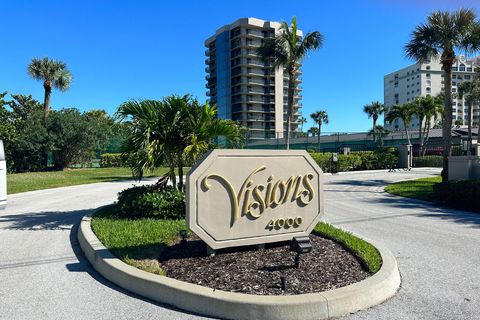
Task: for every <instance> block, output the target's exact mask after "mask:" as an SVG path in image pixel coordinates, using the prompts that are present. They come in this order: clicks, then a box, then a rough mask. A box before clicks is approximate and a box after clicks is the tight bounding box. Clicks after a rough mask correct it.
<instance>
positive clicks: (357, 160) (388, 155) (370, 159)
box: [310, 148, 398, 173]
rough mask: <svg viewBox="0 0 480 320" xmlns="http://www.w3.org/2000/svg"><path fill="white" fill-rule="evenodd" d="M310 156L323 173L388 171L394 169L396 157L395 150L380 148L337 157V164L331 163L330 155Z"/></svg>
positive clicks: (316, 154)
mask: <svg viewBox="0 0 480 320" xmlns="http://www.w3.org/2000/svg"><path fill="white" fill-rule="evenodd" d="M310 156H311V157H312V158H313V160H315V162H316V163H317V164H318V165H319V166H320V168H322V170H323V171H324V172H334V173H335V172H341V171H355V170H375V169H390V168H393V167H395V165H396V163H397V161H398V155H397V154H396V149H395V148H381V149H378V150H377V151H360V152H354V153H350V154H349V155H343V154H339V155H338V162H332V161H331V159H332V154H331V153H318V152H312V153H310Z"/></svg>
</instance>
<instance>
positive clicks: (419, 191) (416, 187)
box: [385, 176, 442, 201]
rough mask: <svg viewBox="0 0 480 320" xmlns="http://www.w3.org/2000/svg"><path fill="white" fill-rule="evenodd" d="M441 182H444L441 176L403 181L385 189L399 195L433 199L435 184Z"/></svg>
mask: <svg viewBox="0 0 480 320" xmlns="http://www.w3.org/2000/svg"><path fill="white" fill-rule="evenodd" d="M440 182H442V177H441V176H437V177H430V178H422V179H416V180H410V181H401V182H397V183H392V184H390V185H388V186H387V187H386V188H385V191H386V192H388V193H391V194H395V195H397V196H402V197H407V198H414V199H420V200H427V201H432V200H434V193H433V186H434V185H435V184H436V183H440Z"/></svg>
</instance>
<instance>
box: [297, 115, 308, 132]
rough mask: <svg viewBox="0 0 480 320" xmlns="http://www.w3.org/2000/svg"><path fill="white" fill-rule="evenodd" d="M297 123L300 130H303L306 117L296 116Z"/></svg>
mask: <svg viewBox="0 0 480 320" xmlns="http://www.w3.org/2000/svg"><path fill="white" fill-rule="evenodd" d="M298 123H300V130H301V131H302V132H303V125H304V124H305V123H307V118H305V117H300V118H298Z"/></svg>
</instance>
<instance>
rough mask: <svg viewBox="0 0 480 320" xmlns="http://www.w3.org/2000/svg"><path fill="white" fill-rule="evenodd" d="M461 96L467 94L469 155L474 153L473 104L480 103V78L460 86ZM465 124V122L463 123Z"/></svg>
mask: <svg viewBox="0 0 480 320" xmlns="http://www.w3.org/2000/svg"><path fill="white" fill-rule="evenodd" d="M458 93H459V95H460V97H463V96H465V102H466V103H467V104H468V123H467V124H468V141H467V155H471V153H472V122H473V105H478V104H479V103H480V78H476V79H475V80H473V81H471V82H470V81H468V82H463V83H462V84H461V85H460V86H459V87H458ZM462 124H463V123H462Z"/></svg>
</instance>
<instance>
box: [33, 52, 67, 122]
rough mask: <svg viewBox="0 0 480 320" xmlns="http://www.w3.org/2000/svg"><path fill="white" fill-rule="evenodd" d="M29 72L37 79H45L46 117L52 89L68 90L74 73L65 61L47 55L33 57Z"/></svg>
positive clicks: (44, 107)
mask: <svg viewBox="0 0 480 320" xmlns="http://www.w3.org/2000/svg"><path fill="white" fill-rule="evenodd" d="M28 74H29V75H30V76H31V77H32V78H33V79H35V80H40V81H43V89H44V90H45V95H44V99H43V109H44V112H45V118H46V117H48V113H49V112H50V96H51V94H52V89H53V88H56V89H58V90H60V91H67V90H68V88H69V87H70V84H71V82H72V75H71V73H70V71H69V70H68V69H67V65H66V64H65V63H64V62H62V61H59V60H53V59H49V58H47V57H45V58H43V59H36V58H34V59H32V62H30V64H29V65H28Z"/></svg>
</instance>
